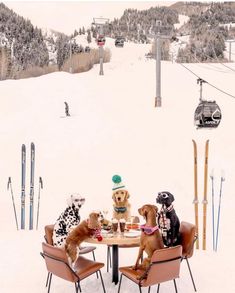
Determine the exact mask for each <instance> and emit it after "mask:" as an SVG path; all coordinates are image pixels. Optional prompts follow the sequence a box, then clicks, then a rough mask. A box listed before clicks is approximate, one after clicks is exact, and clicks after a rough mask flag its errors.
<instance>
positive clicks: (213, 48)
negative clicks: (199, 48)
mask: <svg viewBox="0 0 235 293" xmlns="http://www.w3.org/2000/svg"><path fill="white" fill-rule="evenodd" d="M211 48H212V50H213V52H214V55H215V58H216V59H217V60H218V61H219V58H218V56H217V55H216V52H215V47H214V46H212V45H211ZM205 55H206V54H205ZM206 56H207V55H206ZM219 63H220V64H221V65H223V66H225V67H227V68H228V69H230V70H232V71H234V72H235V70H234V69H233V68H231V67H229V66H228V65H225V64H224V63H221V62H220V61H219Z"/></svg>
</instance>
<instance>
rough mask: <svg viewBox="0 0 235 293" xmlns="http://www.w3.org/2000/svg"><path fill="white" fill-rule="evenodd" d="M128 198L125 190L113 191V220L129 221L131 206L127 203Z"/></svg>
mask: <svg viewBox="0 0 235 293" xmlns="http://www.w3.org/2000/svg"><path fill="white" fill-rule="evenodd" d="M129 197H130V195H129V192H128V191H127V190H125V189H118V190H115V191H113V197H112V198H113V201H114V204H113V218H114V219H117V220H120V219H125V220H126V221H130V217H131V214H130V208H131V205H130V203H129V201H128V198H129Z"/></svg>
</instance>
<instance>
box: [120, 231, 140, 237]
mask: <svg viewBox="0 0 235 293" xmlns="http://www.w3.org/2000/svg"><path fill="white" fill-rule="evenodd" d="M140 234H141V231H136V230H129V231H128V232H125V233H124V236H125V237H128V238H135V237H139V236H140Z"/></svg>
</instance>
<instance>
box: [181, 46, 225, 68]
mask: <svg viewBox="0 0 235 293" xmlns="http://www.w3.org/2000/svg"><path fill="white" fill-rule="evenodd" d="M181 46H182V44H180V48H181ZM196 52H197V51H196V50H195V51H193V53H196ZM204 55H206V54H205V53H204ZM192 57H193V58H194V59H195V60H196V61H197V62H196V63H199V64H200V66H202V65H201V64H202V61H201V60H199V59H198V58H197V57H196V56H194V55H192ZM208 57H210V56H208ZM210 58H211V57H210ZM211 59H213V58H211ZM213 60H214V59H213ZM203 64H206V65H208V66H209V67H211V70H214V71H218V72H224V73H226V72H225V71H221V68H220V67H217V66H215V65H214V64H211V63H203ZM213 67H214V68H215V69H213Z"/></svg>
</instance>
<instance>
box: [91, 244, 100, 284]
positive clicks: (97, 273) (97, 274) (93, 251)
mask: <svg viewBox="0 0 235 293" xmlns="http://www.w3.org/2000/svg"><path fill="white" fill-rule="evenodd" d="M92 255H93V259H94V261H96V259H95V253H94V250H93V251H92ZM96 277H97V279H99V275H98V273H97V272H96Z"/></svg>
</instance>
